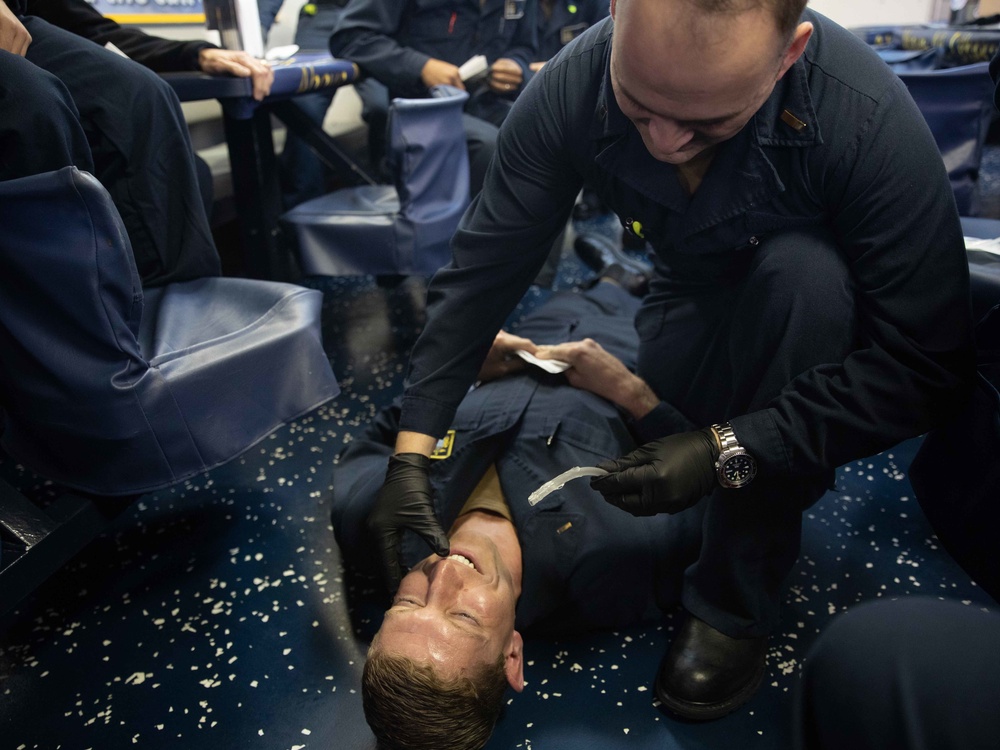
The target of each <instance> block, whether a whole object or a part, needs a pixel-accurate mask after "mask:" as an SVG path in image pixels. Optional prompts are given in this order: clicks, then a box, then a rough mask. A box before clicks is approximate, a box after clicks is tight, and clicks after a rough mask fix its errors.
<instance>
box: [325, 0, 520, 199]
mask: <svg viewBox="0 0 1000 750" xmlns="http://www.w3.org/2000/svg"><path fill="white" fill-rule="evenodd" d="M536 5H537V0H485V1H484V2H483V3H482V5H480V0H354V2H351V3H350V4H349V5H348V7H347V8H346V9H345V11H344V15H343V16H342V17H341V18H340V20H339V21H338V22H337V25H336V27H335V29H334V32H333V36H331V38H330V52H331V53H332V54H333V55H334V57H340V58H344V59H346V60H351V61H353V62H355V63H357V64H358V66H359V67H360V68H361V70H362V72H363V73H364V74H365V75H368V76H371V77H373V78H375V79H377V80H378V81H380V82H381V83H383V84H385V86H386V87H387V88H388V89H389V98H390V99H392V98H394V97H397V96H399V97H407V98H422V97H425V96H427V88H426V87H425V86H424V84H423V81H422V80H421V77H420V73H421V71H422V70H423V67H424V65H425V64H426V63H427V61H428V60H430V59H432V58H433V59H437V60H443V61H445V62H448V63H451V64H452V65H462V63H464V62H466V61H467V60H468V59H469V58H471V57H473V56H475V55H484V56H485V57H486V60H487V62H488V63H489V64H491V65H492V64H493V63H494V62H496V61H497V60H498V59H500V58H509V59H511V60H513V61H514V62H516V63H517V64H518V65H519V66H520V68H521V72H522V75H523V76H524V78H525V80H527V78H528V76H529V74H530V64H531V63H532V62H533V61H534V60H535V59H536V49H537V46H538V44H537V33H536V26H535V18H536V11H537V8H536ZM517 93H518V91H517V90H515V91H512V92H511V94H510V96H500V95H497V94H495V93H493V92H492V91H491V90H489V88H488V87H487V86H486V85H485V84H482V85H481V86H480V87H479V88H476V89H474V90H470V92H469V94H470V98H469V101H468V103H467V104H466V107H465V112H466V116H465V131H466V140H467V142H468V145H469V177H470V180H469V182H470V190H471V192H472V194H473V195H475V194H476V193H477V192H479V188H480V186H481V185H482V183H483V179H484V177H485V174H486V167H487V165H488V164H489V161H490V159H491V158H492V156H493V151H494V149H495V146H496V128H497V127H499V125H500V124H501V123H502V122H503V120H504V118H505V117H506V116H507V113H508V111H509V110H510V104H511V99H512V97H514V96H516V95H517ZM370 124H371V125H372V126H373V127H376V125H375V124H374V123H370Z"/></svg>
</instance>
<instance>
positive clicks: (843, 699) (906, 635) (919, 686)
mask: <svg viewBox="0 0 1000 750" xmlns="http://www.w3.org/2000/svg"><path fill="white" fill-rule="evenodd" d="M998 698H1000V617H998V616H997V615H996V614H995V613H986V612H983V611H981V610H979V609H977V608H974V607H971V606H965V605H963V604H959V603H958V602H948V601H939V600H936V599H923V598H916V599H913V598H906V599H899V600H896V601H880V602H875V603H867V604H863V605H860V606H858V607H856V608H855V609H852V610H851V611H849V612H847V613H846V614H844V615H841V616H840V617H838V618H837V619H836V620H834V621H833V623H832V624H831V625H830V626H829V627H828V628H827V629H826V631H824V632H823V634H822V635H821V636H820V638H819V640H818V641H817V642H816V644H815V645H814V646H813V648H812V649H811V651H810V652H809V655H808V656H807V657H806V659H805V662H804V666H803V670H802V681H801V683H800V685H799V691H798V694H797V700H796V712H795V734H796V739H797V741H798V747H799V748H800V749H801V750H835V749H839V748H852V750H882V749H883V748H895V749H898V750H918V749H922V748H937V749H938V750H987V748H994V747H996V745H997V740H998V738H1000V711H998V710H997V708H998V705H997V702H998Z"/></svg>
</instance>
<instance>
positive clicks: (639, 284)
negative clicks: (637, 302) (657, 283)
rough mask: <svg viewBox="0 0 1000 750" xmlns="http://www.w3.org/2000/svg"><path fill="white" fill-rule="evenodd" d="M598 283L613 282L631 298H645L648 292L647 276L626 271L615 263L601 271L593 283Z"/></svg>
mask: <svg viewBox="0 0 1000 750" xmlns="http://www.w3.org/2000/svg"><path fill="white" fill-rule="evenodd" d="M598 281H613V282H614V283H616V284H617V285H618V286H620V287H622V288H623V289H624V290H625V291H626V292H628V293H629V294H631V295H632V296H633V297H645V296H646V292H648V291H649V276H647V275H646V274H642V273H632V272H631V271H626V270H625V269H624V268H622V267H621V266H620V265H619V264H617V263H612V264H611V265H610V266H608V267H607V268H605V269H603V270H602V271H601V273H600V274H599V275H598V276H597V277H596V278H595V279H594V282H593V283H597V282H598Z"/></svg>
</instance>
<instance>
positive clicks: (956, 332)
mask: <svg viewBox="0 0 1000 750" xmlns="http://www.w3.org/2000/svg"><path fill="white" fill-rule="evenodd" d="M841 116H842V117H843V118H844V120H845V121H848V122H849V121H851V118H852V112H851V111H843V112H842V113H841ZM850 133H851V135H850V138H851V141H850V142H849V143H848V144H847V145H846V147H845V148H844V154H845V156H844V158H841V159H838V160H830V159H826V160H825V162H823V164H817V166H816V168H817V169H818V170H824V169H825V170H827V174H825V175H823V176H822V178H821V179H822V182H823V184H824V185H825V186H826V195H825V196H823V199H824V202H825V204H826V205H827V206H828V207H829V211H830V220H831V223H832V228H833V231H834V233H835V236H836V238H837V241H838V244H839V245H840V247H842V248H843V249H844V251H845V253H846V258H847V262H848V264H849V267H850V270H851V273H852V277H853V280H854V283H855V300H856V304H857V306H858V320H859V322H860V331H859V337H860V341H859V345H858V348H857V349H856V350H854V351H853V352H852V353H851V354H850V355H849V356H848V357H847V358H846V359H845V360H844V362H843V363H836V364H831V365H826V366H822V367H817V368H813V369H811V370H808V371H807V372H805V373H802V374H801V375H799V376H798V377H796V378H795V379H794V380H792V382H791V383H790V384H789V385H788V386H786V387H785V389H784V390H783V391H782V393H781V394H780V395H779V396H778V397H777V398H775V399H774V400H773V401H772V402H771V403H770V404H769V406H768V407H767V408H766V409H764V410H762V411H759V412H755V413H752V414H747V415H743V416H739V417H735V418H732V419H731V420H730V421H731V423H732V425H733V429H734V430H735V432H736V434H737V436H738V437H739V438H740V440H741V442H743V443H744V445H746V447H747V448H748V450H751V452H752V453H754V455H755V456H757V458H758V461H759V462H760V463H761V468H762V470H764V471H766V472H768V473H775V474H806V473H815V472H817V471H822V470H827V469H830V468H835V467H837V466H840V465H842V464H844V463H847V462H848V461H852V460H855V459H857V458H858V457H859V456H868V455H873V454H875V453H877V452H879V451H882V450H885V449H887V448H889V447H891V446H893V445H895V444H897V443H898V442H900V441H901V440H904V439H907V438H910V437H913V436H915V435H919V434H921V433H922V432H925V431H926V430H928V429H929V428H930V427H932V426H934V425H935V424H938V423H940V422H941V421H942V420H943V419H945V418H947V417H948V416H949V415H951V414H954V413H955V412H956V411H957V410H958V409H959V408H961V406H962V405H964V403H965V402H966V401H967V399H968V398H969V396H970V395H971V392H972V387H973V383H974V382H975V358H974V351H973V346H972V316H971V309H970V303H969V270H968V260H967V258H966V253H965V247H964V242H963V239H962V231H961V226H960V224H959V220H958V212H957V210H956V208H955V201H954V197H953V194H952V192H951V188H950V186H949V183H948V179H947V175H946V174H945V170H944V165H943V163H942V160H941V156H940V153H939V152H938V150H937V147H936V145H935V143H934V139H933V136H932V135H931V133H930V130H929V129H928V127H927V125H926V123H925V121H924V119H923V117H922V116H921V115H920V112H919V110H918V109H917V108H916V105H915V104H914V103H913V101H912V99H911V98H910V97H909V96H908V94H907V91H906V88H905V86H904V84H903V83H902V82H901V81H899V80H898V79H895V78H894V79H893V80H892V82H891V83H890V84H889V87H888V90H887V91H885V92H884V94H883V95H882V96H880V97H878V103H877V106H875V107H874V108H873V109H872V110H871V112H870V114H869V115H868V116H867V117H866V118H863V119H862V121H861V122H860V123H859V126H858V127H856V128H854V129H851V130H850ZM837 137H838V136H837V135H835V134H831V135H830V139H831V141H832V140H835V139H836V138H837Z"/></svg>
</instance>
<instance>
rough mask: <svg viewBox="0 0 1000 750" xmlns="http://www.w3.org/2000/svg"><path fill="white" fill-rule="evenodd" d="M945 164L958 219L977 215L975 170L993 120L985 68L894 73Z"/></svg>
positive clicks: (990, 83) (987, 68) (991, 100)
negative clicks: (904, 86) (915, 105)
mask: <svg viewBox="0 0 1000 750" xmlns="http://www.w3.org/2000/svg"><path fill="white" fill-rule="evenodd" d="M896 72H897V75H899V77H900V78H901V79H902V80H903V83H905V84H906V88H907V89H909V91H910V95H911V96H913V99H914V101H916V103H917V107H919V108H920V112H921V113H922V114H923V116H924V119H925V120H927V124H928V125H929V126H930V129H931V133H933V134H934V140H935V141H936V142H937V146H938V149H939V150H940V151H941V156H942V157H943V158H944V164H945V167H946V168H947V170H948V178H949V179H950V180H951V186H952V189H953V190H954V192H955V202H956V203H957V204H958V212H959V214H961V215H962V216H976V215H977V214H978V212H979V190H978V184H979V166H980V164H981V163H982V159H983V146H984V145H985V143H986V134H987V131H988V130H989V127H990V121H991V120H992V118H993V82H992V81H991V80H990V75H989V63H975V64H973V65H962V66H959V67H956V68H941V69H938V70H919V69H914V68H909V69H898V70H897V71H896Z"/></svg>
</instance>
